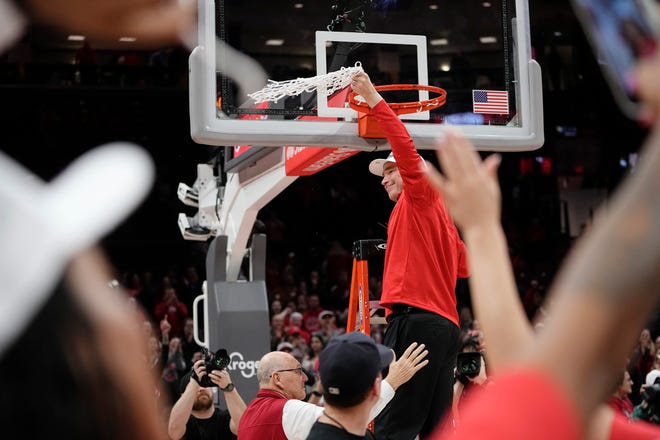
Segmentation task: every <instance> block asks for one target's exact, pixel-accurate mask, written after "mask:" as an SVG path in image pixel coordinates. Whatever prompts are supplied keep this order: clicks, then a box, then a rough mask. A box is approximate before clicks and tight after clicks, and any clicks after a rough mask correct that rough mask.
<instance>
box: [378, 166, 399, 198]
mask: <svg viewBox="0 0 660 440" xmlns="http://www.w3.org/2000/svg"><path fill="white" fill-rule="evenodd" d="M380 183H381V185H383V188H385V191H387V196H388V197H389V198H390V200H392V201H393V202H396V201H397V200H399V196H400V195H401V191H403V180H402V179H401V174H399V168H398V167H397V166H396V164H395V163H394V162H385V164H384V165H383V180H381V182H380Z"/></svg>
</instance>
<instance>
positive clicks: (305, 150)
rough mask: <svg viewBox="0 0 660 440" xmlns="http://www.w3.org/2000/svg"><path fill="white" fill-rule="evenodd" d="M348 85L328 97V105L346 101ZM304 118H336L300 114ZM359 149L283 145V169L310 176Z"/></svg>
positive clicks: (290, 173)
mask: <svg viewBox="0 0 660 440" xmlns="http://www.w3.org/2000/svg"><path fill="white" fill-rule="evenodd" d="M349 91H350V89H349V88H348V87H346V88H344V89H342V90H340V91H338V92H337V93H335V94H334V95H332V97H330V98H329V99H328V106H329V107H340V106H343V105H344V103H345V102H347V98H348V92H349ZM300 119H306V120H318V121H322V120H328V121H336V120H337V119H336V118H324V117H320V116H302V117H301V118H300ZM359 152H360V150H355V149H353V148H346V147H313V146H308V147H284V160H285V170H286V175H287V176H310V175H312V174H314V173H318V172H319V171H321V170H324V169H326V168H328V167H329V166H331V165H334V164H336V163H339V162H341V161H342V160H344V159H347V158H349V157H351V156H353V155H355V154H357V153H359Z"/></svg>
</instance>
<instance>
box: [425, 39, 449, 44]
mask: <svg viewBox="0 0 660 440" xmlns="http://www.w3.org/2000/svg"><path fill="white" fill-rule="evenodd" d="M429 44H430V45H431V46H446V45H448V44H449V40H447V39H446V38H434V39H433V40H431V41H430V42H429Z"/></svg>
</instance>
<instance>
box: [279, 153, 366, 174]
mask: <svg viewBox="0 0 660 440" xmlns="http://www.w3.org/2000/svg"><path fill="white" fill-rule="evenodd" d="M284 149H285V151H284V160H285V161H286V162H285V166H284V168H285V170H286V175H287V176H310V175H312V174H314V173H317V172H319V171H321V170H324V169H326V168H328V167H329V166H331V165H334V164H336V163H339V162H341V161H342V160H344V159H346V158H349V157H351V156H353V155H355V154H357V153H359V152H360V150H355V149H353V148H345V147H339V148H337V147H284Z"/></svg>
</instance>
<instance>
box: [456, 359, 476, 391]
mask: <svg viewBox="0 0 660 440" xmlns="http://www.w3.org/2000/svg"><path fill="white" fill-rule="evenodd" d="M480 371H481V353H479V352H478V351H470V352H465V353H458V355H456V379H458V380H459V381H460V382H461V383H462V384H463V385H466V384H467V383H468V382H469V381H470V379H471V378H472V379H473V378H475V377H477V376H478V375H479V372H480Z"/></svg>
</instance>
